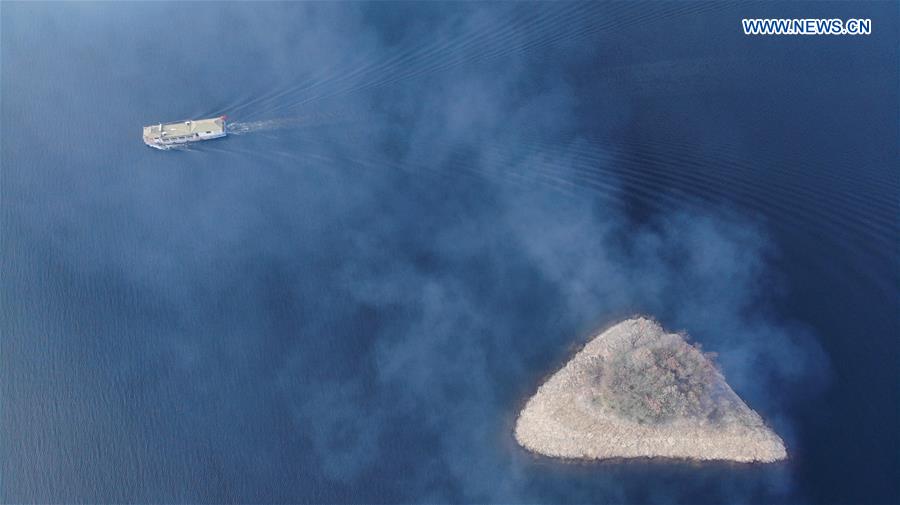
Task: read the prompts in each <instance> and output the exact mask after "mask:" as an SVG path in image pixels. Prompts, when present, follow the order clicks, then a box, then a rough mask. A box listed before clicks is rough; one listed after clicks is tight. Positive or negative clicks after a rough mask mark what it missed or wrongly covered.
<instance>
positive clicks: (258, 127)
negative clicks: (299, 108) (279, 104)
mask: <svg viewBox="0 0 900 505" xmlns="http://www.w3.org/2000/svg"><path fill="white" fill-rule="evenodd" d="M359 116H360V114H359V113H357V114H352V113H350V112H347V111H333V112H328V113H321V112H320V113H313V114H305V115H303V116H296V117H282V118H273V119H260V120H255V121H234V122H231V121H229V122H228V134H229V135H245V134H247V133H256V132H265V131H273V130H286V129H291V128H304V127H312V126H327V125H331V124H338V123H346V122H350V121H354V120H358V119H359Z"/></svg>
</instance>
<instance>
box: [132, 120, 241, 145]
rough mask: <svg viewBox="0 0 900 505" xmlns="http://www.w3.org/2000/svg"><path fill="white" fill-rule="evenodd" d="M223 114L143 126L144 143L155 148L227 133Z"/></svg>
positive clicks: (214, 137)
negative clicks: (207, 117) (208, 117)
mask: <svg viewBox="0 0 900 505" xmlns="http://www.w3.org/2000/svg"><path fill="white" fill-rule="evenodd" d="M227 133H228V132H227V130H226V126H225V116H219V117H215V118H210V119H188V120H186V121H177V122H174V123H159V124H155V125H150V126H145V127H144V143H145V144H147V145H148V146H150V147H153V148H155V149H163V150H165V149H171V148H172V147H175V146H178V145H182V144H189V143H191V142H200V141H202V140H211V139H217V138H219V137H224V136H225V135H226V134H227Z"/></svg>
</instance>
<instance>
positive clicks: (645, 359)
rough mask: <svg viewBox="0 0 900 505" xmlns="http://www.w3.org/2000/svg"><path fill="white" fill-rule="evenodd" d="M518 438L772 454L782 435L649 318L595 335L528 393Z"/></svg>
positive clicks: (526, 443) (568, 453) (699, 355)
mask: <svg viewBox="0 0 900 505" xmlns="http://www.w3.org/2000/svg"><path fill="white" fill-rule="evenodd" d="M515 438H516V440H517V441H518V443H519V444H520V445H522V446H523V447H525V448H526V449H528V450H531V451H533V452H536V453H538V454H542V455H545V456H552V457H559V458H572V459H609V458H638V457H649V458H681V459H691V460H724V461H737V462H765V463H768V462H774V461H778V460H782V459H785V458H787V451H786V450H785V447H784V442H783V441H782V440H781V438H780V437H779V436H778V435H776V434H775V433H774V432H773V431H772V430H771V429H769V428H768V427H767V426H766V424H765V423H764V422H763V420H762V418H760V416H759V415H758V414H757V413H756V412H754V411H753V410H752V409H751V408H750V407H748V406H747V405H746V404H745V403H744V402H743V401H742V400H741V399H740V398H739V397H738V396H737V394H735V392H734V391H732V389H731V387H729V386H728V384H727V383H726V382H725V378H724V377H723V376H722V374H721V372H720V371H719V370H718V368H716V366H715V364H714V362H713V356H712V355H710V354H706V353H704V352H702V351H701V350H700V348H699V346H695V345H691V344H690V343H688V342H687V341H686V337H685V336H684V335H680V334H675V333H666V332H665V330H663V328H662V327H661V326H660V325H659V324H658V323H656V322H655V321H652V320H650V319H647V318H644V317H639V318H634V319H629V320H626V321H623V322H621V323H619V324H616V325H615V326H613V327H611V328H609V329H608V330H606V331H604V332H603V333H601V334H600V335H598V336H596V337H594V338H593V339H592V340H591V341H590V342H588V343H587V345H585V346H584V349H582V350H581V351H580V352H578V353H577V354H576V355H575V357H573V358H572V359H571V360H570V361H569V362H568V363H566V365H565V366H564V367H563V368H562V369H561V370H559V371H558V372H556V373H555V374H554V375H552V376H551V377H550V378H549V379H548V380H547V381H546V382H545V383H544V384H543V385H541V386H540V387H539V388H538V390H537V393H535V394H534V396H532V397H531V399H529V400H528V402H527V404H526V405H525V408H524V409H522V412H521V413H520V414H519V418H518V420H517V421H516V427H515Z"/></svg>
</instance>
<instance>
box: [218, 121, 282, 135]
mask: <svg viewBox="0 0 900 505" xmlns="http://www.w3.org/2000/svg"><path fill="white" fill-rule="evenodd" d="M299 122H300V120H299V119H297V118H294V119H284V118H282V119H265V120H261V121H236V122H233V123H228V134H229V135H245V134H247V133H254V132H262V131H270V130H280V129H282V128H286V127H289V126H291V125H292V124H298V123H299Z"/></svg>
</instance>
